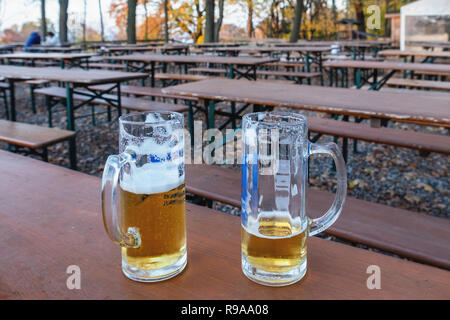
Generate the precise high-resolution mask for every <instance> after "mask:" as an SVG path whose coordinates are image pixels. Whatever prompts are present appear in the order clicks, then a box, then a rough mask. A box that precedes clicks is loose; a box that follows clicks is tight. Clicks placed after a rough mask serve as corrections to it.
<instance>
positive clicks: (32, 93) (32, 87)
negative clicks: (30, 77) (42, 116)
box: [30, 84, 36, 114]
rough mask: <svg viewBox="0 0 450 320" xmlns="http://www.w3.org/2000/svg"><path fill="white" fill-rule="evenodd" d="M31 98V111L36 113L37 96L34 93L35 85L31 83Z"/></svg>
mask: <svg viewBox="0 0 450 320" xmlns="http://www.w3.org/2000/svg"><path fill="white" fill-rule="evenodd" d="M30 100H31V111H32V112H33V114H36V96H35V95H34V85H33V84H30Z"/></svg>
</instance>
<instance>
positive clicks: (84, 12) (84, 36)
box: [82, 0, 87, 43]
mask: <svg viewBox="0 0 450 320" xmlns="http://www.w3.org/2000/svg"><path fill="white" fill-rule="evenodd" d="M86 6H87V3H86V0H83V23H82V27H83V43H86Z"/></svg>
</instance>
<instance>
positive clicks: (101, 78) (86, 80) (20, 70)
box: [0, 65, 148, 84]
mask: <svg viewBox="0 0 450 320" xmlns="http://www.w3.org/2000/svg"><path fill="white" fill-rule="evenodd" d="M0 77H4V78H7V79H13V80H31V79H37V80H50V81H62V82H67V83H74V84H102V83H112V82H122V81H127V80H134V79H142V78H146V77H148V74H145V73H131V72H120V71H107V70H81V69H61V68H48V67H47V68H34V67H17V66H7V65H0Z"/></svg>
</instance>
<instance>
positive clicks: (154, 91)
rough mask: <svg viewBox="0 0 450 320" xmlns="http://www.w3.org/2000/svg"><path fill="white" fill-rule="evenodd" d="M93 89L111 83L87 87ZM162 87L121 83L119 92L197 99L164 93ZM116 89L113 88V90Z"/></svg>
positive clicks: (108, 86) (99, 88)
mask: <svg viewBox="0 0 450 320" xmlns="http://www.w3.org/2000/svg"><path fill="white" fill-rule="evenodd" d="M89 88H90V89H93V90H100V91H102V90H108V89H109V88H111V85H108V84H102V85H97V86H91V87H89ZM162 89H163V88H153V87H142V86H128V85H121V86H120V92H121V93H124V94H132V95H135V96H146V97H156V98H167V99H181V100H189V101H198V98H195V97H185V96H177V95H173V94H166V93H164V92H162ZM116 91H117V90H116V89H114V90H113V92H116Z"/></svg>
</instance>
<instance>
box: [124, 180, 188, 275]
mask: <svg viewBox="0 0 450 320" xmlns="http://www.w3.org/2000/svg"><path fill="white" fill-rule="evenodd" d="M120 206H121V210H120V211H121V215H122V223H123V224H122V225H123V232H126V231H127V229H128V228H129V227H131V228H136V229H138V232H139V235H140V238H141V244H140V246H139V247H138V248H125V247H123V248H122V258H123V259H124V260H126V263H127V264H128V265H129V266H130V267H134V268H137V269H140V270H156V269H163V268H166V267H168V266H171V265H173V264H175V263H176V262H177V261H178V260H179V259H181V258H182V257H183V256H184V255H185V254H186V204H185V185H184V182H183V183H182V184H180V185H179V186H178V187H176V188H174V189H171V190H169V191H165V192H161V193H155V194H135V193H132V192H129V191H126V190H124V189H122V188H120Z"/></svg>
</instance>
